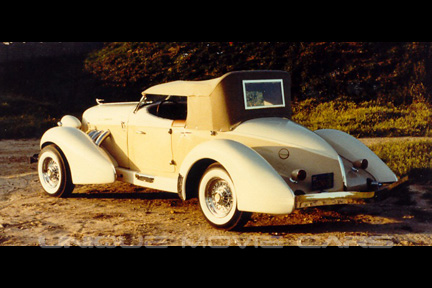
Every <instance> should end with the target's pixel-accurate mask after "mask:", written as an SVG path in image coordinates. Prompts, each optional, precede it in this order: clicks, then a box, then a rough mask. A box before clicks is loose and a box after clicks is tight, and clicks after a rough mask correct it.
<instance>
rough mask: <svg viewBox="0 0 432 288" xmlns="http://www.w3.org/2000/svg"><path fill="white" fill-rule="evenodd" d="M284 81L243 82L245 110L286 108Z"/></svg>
mask: <svg viewBox="0 0 432 288" xmlns="http://www.w3.org/2000/svg"><path fill="white" fill-rule="evenodd" d="M282 83H283V82H282V79H266V80H243V96H244V101H245V109H246V110H250V109H262V108H274V107H285V97H284V91H283V85H282Z"/></svg>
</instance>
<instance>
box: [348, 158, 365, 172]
mask: <svg viewBox="0 0 432 288" xmlns="http://www.w3.org/2000/svg"><path fill="white" fill-rule="evenodd" d="M368 165H369V163H368V160H367V159H360V160H357V161H354V162H353V167H352V170H354V171H355V172H357V171H358V170H359V169H363V170H365V169H366V168H367V167H368Z"/></svg>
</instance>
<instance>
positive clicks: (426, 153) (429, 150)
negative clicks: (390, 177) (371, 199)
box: [369, 140, 432, 180]
mask: <svg viewBox="0 0 432 288" xmlns="http://www.w3.org/2000/svg"><path fill="white" fill-rule="evenodd" d="M369 148H370V149H371V150H372V151H374V152H375V153H376V154H377V155H378V156H379V157H380V158H381V159H382V160H383V161H384V162H385V163H386V164H387V165H388V166H389V167H390V169H392V171H393V172H395V173H396V175H398V176H399V177H402V176H405V175H413V176H414V177H417V178H419V177H421V175H418V174H420V173H423V174H424V173H426V174H428V175H432V174H431V171H432V157H431V155H432V140H415V141H410V140H405V141H391V142H386V143H382V144H375V145H372V146H371V147H369ZM414 174H417V175H414ZM429 180H431V179H429Z"/></svg>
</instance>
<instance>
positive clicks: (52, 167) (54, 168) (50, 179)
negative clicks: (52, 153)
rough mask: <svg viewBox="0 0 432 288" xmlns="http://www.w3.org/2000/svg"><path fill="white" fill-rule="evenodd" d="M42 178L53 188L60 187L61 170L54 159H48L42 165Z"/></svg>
mask: <svg viewBox="0 0 432 288" xmlns="http://www.w3.org/2000/svg"><path fill="white" fill-rule="evenodd" d="M42 177H43V179H44V181H45V183H46V184H47V185H49V186H50V187H52V188H55V187H57V186H58V184H59V181H60V168H59V165H58V163H57V162H56V161H54V159H52V158H50V157H47V158H45V159H44V161H43V163H42Z"/></svg>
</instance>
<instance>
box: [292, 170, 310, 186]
mask: <svg viewBox="0 0 432 288" xmlns="http://www.w3.org/2000/svg"><path fill="white" fill-rule="evenodd" d="M306 176H307V173H306V171H305V170H302V169H297V170H294V171H292V172H291V178H290V180H291V182H294V183H297V182H298V181H303V180H305V179H306Z"/></svg>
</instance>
